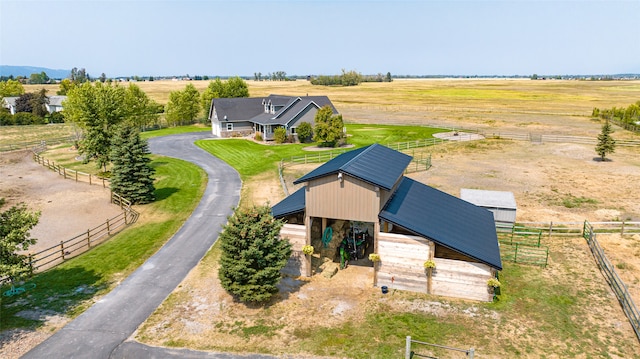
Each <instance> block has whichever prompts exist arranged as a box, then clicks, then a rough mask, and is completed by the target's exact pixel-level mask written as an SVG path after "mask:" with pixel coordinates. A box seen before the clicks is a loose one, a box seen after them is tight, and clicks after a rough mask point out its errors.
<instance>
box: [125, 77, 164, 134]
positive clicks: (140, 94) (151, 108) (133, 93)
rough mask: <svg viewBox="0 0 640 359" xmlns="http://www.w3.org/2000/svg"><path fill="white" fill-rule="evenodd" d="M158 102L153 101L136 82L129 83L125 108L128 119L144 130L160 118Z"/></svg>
mask: <svg viewBox="0 0 640 359" xmlns="http://www.w3.org/2000/svg"><path fill="white" fill-rule="evenodd" d="M158 106H159V105H158V103H156V102H155V101H153V100H152V99H150V98H149V96H147V94H146V93H145V92H144V91H142V89H140V86H138V85H136V84H129V87H127V89H126V91H125V94H124V108H125V110H126V112H127V115H126V116H127V118H128V121H129V122H130V123H131V124H132V125H134V126H136V127H138V128H139V129H140V130H143V129H144V127H145V126H148V125H150V124H153V123H155V122H156V121H157V120H158V113H157V112H158V111H157V108H158Z"/></svg>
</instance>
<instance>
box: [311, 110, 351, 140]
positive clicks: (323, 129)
mask: <svg viewBox="0 0 640 359" xmlns="http://www.w3.org/2000/svg"><path fill="white" fill-rule="evenodd" d="M343 127H344V122H343V121H342V115H334V114H333V110H332V109H331V107H330V106H324V107H322V108H320V109H319V110H318V112H317V113H316V117H315V126H314V128H313V140H314V141H316V142H319V143H321V144H322V145H323V146H329V147H333V146H335V145H336V144H337V143H338V141H339V140H340V139H341V138H342V128H343Z"/></svg>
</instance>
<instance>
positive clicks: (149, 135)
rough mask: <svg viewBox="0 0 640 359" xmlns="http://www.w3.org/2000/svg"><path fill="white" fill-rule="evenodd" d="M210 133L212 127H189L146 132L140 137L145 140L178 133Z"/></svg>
mask: <svg viewBox="0 0 640 359" xmlns="http://www.w3.org/2000/svg"><path fill="white" fill-rule="evenodd" d="M210 131H211V126H205V125H189V126H178V127H167V128H161V129H159V130H150V131H145V132H142V133H140V137H141V138H143V139H148V138H152V137H160V136H168V135H175V134H178V133H189V132H210Z"/></svg>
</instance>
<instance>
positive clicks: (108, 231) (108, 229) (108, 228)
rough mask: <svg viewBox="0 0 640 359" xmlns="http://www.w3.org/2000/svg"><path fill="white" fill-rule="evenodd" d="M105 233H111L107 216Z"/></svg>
mask: <svg viewBox="0 0 640 359" xmlns="http://www.w3.org/2000/svg"><path fill="white" fill-rule="evenodd" d="M107 234H108V235H111V227H110V226H109V218H107Z"/></svg>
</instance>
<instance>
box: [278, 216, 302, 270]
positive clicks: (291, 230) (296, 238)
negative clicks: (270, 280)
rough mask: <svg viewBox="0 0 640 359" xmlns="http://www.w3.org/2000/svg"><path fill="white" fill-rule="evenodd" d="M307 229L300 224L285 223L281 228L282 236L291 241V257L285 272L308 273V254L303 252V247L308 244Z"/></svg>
mask: <svg viewBox="0 0 640 359" xmlns="http://www.w3.org/2000/svg"><path fill="white" fill-rule="evenodd" d="M306 236H307V229H306V227H305V226H303V225H299V224H285V225H283V226H282V228H281V229H280V238H285V239H288V240H289V243H291V251H292V253H291V258H289V261H288V262H287V265H286V266H285V267H284V268H283V269H282V273H283V274H287V275H292V276H301V275H303V274H304V273H306V268H307V256H306V255H305V254H304V253H302V247H303V246H304V245H305V244H306Z"/></svg>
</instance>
